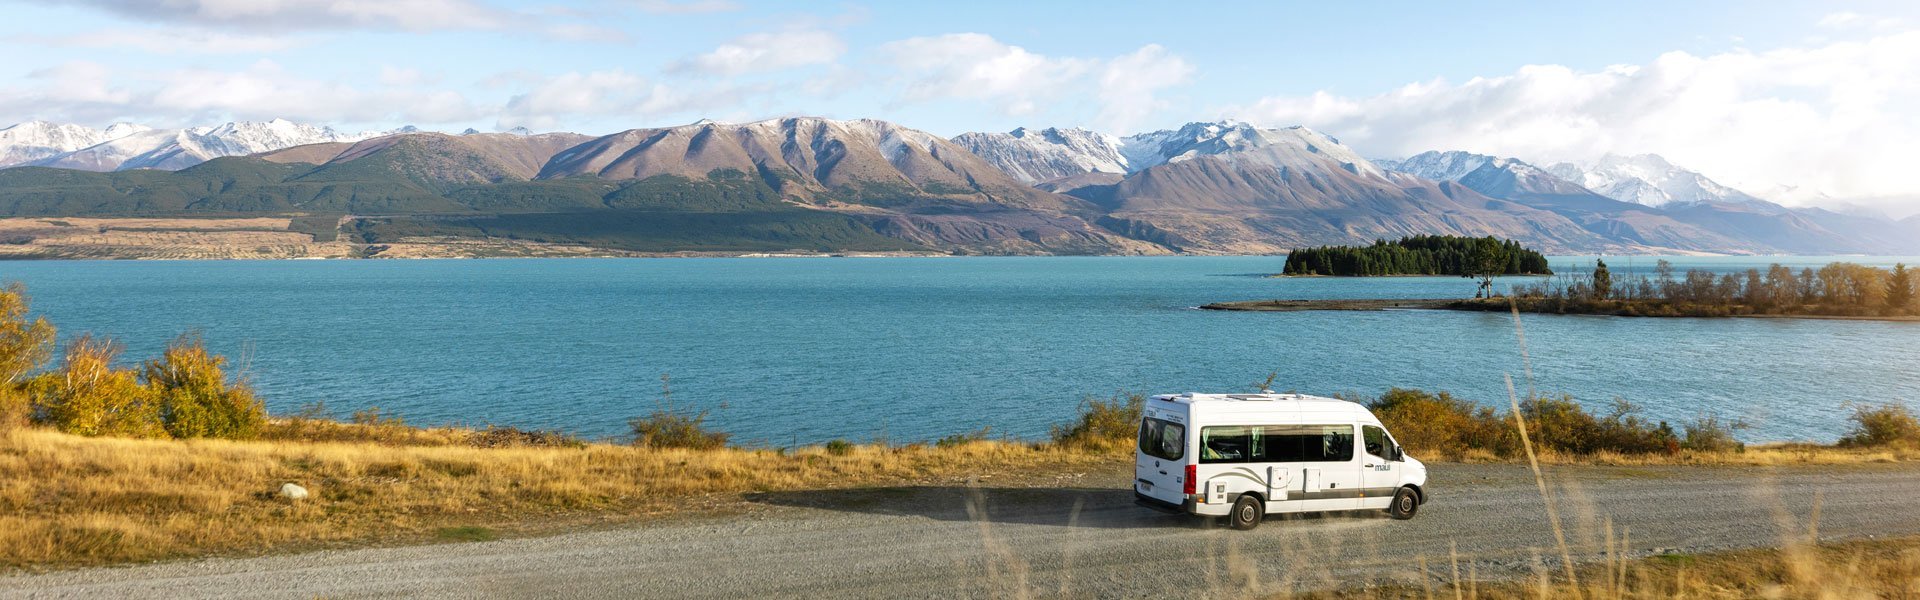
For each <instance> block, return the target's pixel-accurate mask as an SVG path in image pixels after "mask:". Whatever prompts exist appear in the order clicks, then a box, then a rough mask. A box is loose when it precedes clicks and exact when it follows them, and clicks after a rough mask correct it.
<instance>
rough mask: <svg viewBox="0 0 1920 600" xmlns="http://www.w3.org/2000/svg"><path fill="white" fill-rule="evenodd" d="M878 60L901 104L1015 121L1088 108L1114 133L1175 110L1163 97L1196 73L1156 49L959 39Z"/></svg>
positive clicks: (925, 42) (902, 47)
mask: <svg viewBox="0 0 1920 600" xmlns="http://www.w3.org/2000/svg"><path fill="white" fill-rule="evenodd" d="M880 53H881V55H882V57H883V59H884V60H886V61H887V62H888V63H890V64H891V66H892V67H893V68H894V70H895V76H894V77H893V79H894V82H895V83H896V84H897V85H898V86H899V87H900V91H899V95H898V97H897V98H896V101H897V102H903V103H912V102H925V101H933V100H949V99H959V100H975V101H980V102H983V103H986V104H988V105H989V106H991V107H993V108H995V109H997V110H999V111H1000V112H1002V113H1004V114H1007V115H1010V116H1029V115H1036V114H1039V113H1043V112H1055V113H1062V114H1064V113H1069V112H1071V110H1062V109H1073V108H1077V107H1074V106H1072V105H1073V104H1077V103H1080V102H1087V103H1090V104H1094V105H1095V106H1094V110H1096V111H1097V112H1098V114H1097V116H1095V117H1094V119H1093V122H1092V124H1093V125H1094V126H1096V127H1098V128H1101V129H1104V130H1107V131H1109V132H1116V133H1125V132H1127V131H1128V129H1130V128H1131V127H1133V126H1136V125H1138V124H1139V123H1140V122H1141V121H1143V120H1146V119H1147V118H1149V117H1151V116H1152V115H1154V114H1155V113H1158V112H1160V111H1162V110H1165V109H1167V108H1169V106H1168V103H1167V102H1165V101H1164V100H1162V99H1161V98H1160V97H1159V94H1160V92H1162V91H1164V90H1166V89H1168V88H1173V87H1176V86H1180V85H1185V84H1187V83H1188V82H1190V81H1191V79H1192V77H1193V74H1194V67H1193V65H1192V64H1191V63H1188V62H1187V61H1186V60H1185V59H1182V58H1181V57H1179V56H1177V55H1174V54H1173V53H1172V52H1170V51H1168V50H1167V49H1166V48H1164V47H1161V46H1160V45H1158V44H1148V45H1146V46H1141V47H1140V48H1139V49H1138V50H1135V51H1133V52H1130V53H1127V54H1123V55H1120V56H1117V57H1113V58H1109V59H1101V58H1085V57H1055V56H1046V55H1042V54H1037V53H1034V52H1031V51H1028V50H1027V49H1025V48H1021V47H1019V46H1014V45H1010V44H1006V43H1003V42H1001V41H999V40H996V39H994V38H993V37H991V36H988V35H985V34H980V33H955V34H948V35H941V36H933V37H917V38H910V39H905V40H900V41H896V42H890V43H887V44H885V45H883V46H881V48H880ZM1087 90H1093V91H1094V92H1095V93H1094V94H1092V95H1091V97H1089V96H1088V95H1087V94H1085V92H1086V91H1087ZM1081 119H1084V115H1081V116H1080V117H1079V119H1076V120H1081Z"/></svg>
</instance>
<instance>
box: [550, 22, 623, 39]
mask: <svg viewBox="0 0 1920 600" xmlns="http://www.w3.org/2000/svg"><path fill="white" fill-rule="evenodd" d="M542 32H543V33H545V34H546V35H547V37H550V38H554V39H560V40H567V41H573V42H601V43H609V44H613V43H622V44H623V43H627V42H631V41H633V38H632V37H630V36H628V35H627V32H625V31H621V30H618V29H614V28H612V27H602V26H599V25H589V24H586V23H557V24H553V25H548V26H546V27H545V28H544V29H542Z"/></svg>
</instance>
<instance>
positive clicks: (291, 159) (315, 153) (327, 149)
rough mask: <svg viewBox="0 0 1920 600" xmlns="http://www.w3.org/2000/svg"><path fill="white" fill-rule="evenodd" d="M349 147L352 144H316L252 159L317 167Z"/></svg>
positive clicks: (255, 156) (263, 154)
mask: <svg viewBox="0 0 1920 600" xmlns="http://www.w3.org/2000/svg"><path fill="white" fill-rule="evenodd" d="M351 147H353V143H352V142H321V143H318V144H307V145H305V146H294V147H292V148H283V149H280V150H274V151H272V152H262V153H259V154H255V155H253V157H254V158H258V159H260V160H264V161H267V162H275V163H281V164H292V163H307V164H310V165H318V164H325V163H326V162H327V161H330V160H333V158H334V157H336V156H340V153H341V152H345V151H346V150H347V148H351Z"/></svg>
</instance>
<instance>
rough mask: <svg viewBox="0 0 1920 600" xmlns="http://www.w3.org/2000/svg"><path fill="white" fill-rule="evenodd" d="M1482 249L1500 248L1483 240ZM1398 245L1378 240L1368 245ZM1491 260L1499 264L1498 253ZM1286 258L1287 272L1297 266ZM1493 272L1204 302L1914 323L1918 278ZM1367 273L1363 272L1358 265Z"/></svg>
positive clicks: (1828, 270) (1663, 267)
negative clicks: (1401, 286)
mask: <svg viewBox="0 0 1920 600" xmlns="http://www.w3.org/2000/svg"><path fill="white" fill-rule="evenodd" d="M1488 246H1489V247H1491V248H1498V247H1499V246H1494V245H1492V243H1491V242H1490V241H1489V242H1488ZM1379 248H1395V247H1394V246H1387V245H1384V243H1382V245H1378V246H1375V247H1374V248H1373V249H1376V250H1377V249H1379ZM1492 264H1496V265H1497V264H1502V263H1500V262H1499V261H1498V259H1497V257H1496V259H1495V261H1494V263H1492ZM1294 268H1295V267H1294V265H1293V263H1292V262H1289V263H1288V271H1289V273H1290V274H1291V273H1292V272H1293V270H1294ZM1496 269H1497V268H1489V269H1483V270H1480V271H1478V272H1477V276H1480V277H1482V280H1481V283H1480V291H1479V292H1478V293H1476V294H1475V296H1474V298H1472V299H1468V300H1444V299H1346V300H1249V301H1240V302H1221V303H1215V304H1208V305H1205V306H1202V307H1201V308H1204V309H1210V310H1229V311H1265V312H1289V311H1303V310H1385V309H1395V308H1401V309H1441V310H1467V311H1518V312H1525V313H1537V314H1581V315H1612V316H1622V317H1754V318H1797V319H1844V320H1872V321H1920V301H1917V300H1915V298H1916V297H1920V277H1915V276H1914V274H1913V273H1912V272H1911V271H1909V270H1908V269H1907V266H1906V265H1905V264H1896V265H1894V267H1893V268H1892V269H1880V268H1875V267H1869V266H1866V265H1860V264H1854V263H1847V262H1834V263H1828V264H1827V265H1826V266H1823V267H1821V268H1820V269H1818V270H1815V269H1813V268H1811V267H1805V268H1802V269H1801V270H1800V271H1799V272H1797V273H1796V272H1794V270H1793V269H1791V268H1789V267H1786V266H1783V265H1780V264H1778V263H1775V264H1773V265H1771V266H1769V267H1767V269H1766V270H1764V271H1762V270H1760V269H1747V270H1746V271H1745V272H1743V273H1738V274H1735V273H1726V274H1720V275H1716V274H1715V273H1714V272H1712V271H1708V270H1704V269H1689V270H1687V272H1686V273H1685V274H1684V275H1680V274H1677V273H1675V271H1674V268H1673V264H1672V263H1669V262H1667V261H1665V260H1662V261H1659V262H1658V263H1657V264H1656V266H1655V267H1654V274H1653V276H1651V277H1649V276H1646V275H1637V276H1624V275H1614V274H1613V273H1612V272H1611V271H1610V270H1609V269H1608V268H1607V263H1606V261H1605V260H1604V259H1602V260H1596V261H1594V269H1593V271H1591V272H1587V273H1576V274H1562V275H1559V276H1556V277H1553V278H1550V279H1547V280H1545V281H1542V282H1538V283H1530V284H1521V285H1516V286H1514V287H1513V289H1512V294H1511V295H1499V294H1495V293H1492V290H1491V276H1492V275H1493V274H1497V273H1498V272H1499V271H1497V270H1496ZM1356 273H1357V274H1359V275H1361V276H1367V275H1371V274H1372V273H1371V272H1369V271H1366V270H1360V271H1356Z"/></svg>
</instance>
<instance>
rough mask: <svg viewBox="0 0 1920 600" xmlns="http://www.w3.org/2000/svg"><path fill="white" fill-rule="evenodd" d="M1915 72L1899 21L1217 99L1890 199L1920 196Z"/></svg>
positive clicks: (1437, 142) (1455, 138) (1414, 146)
mask: <svg viewBox="0 0 1920 600" xmlns="http://www.w3.org/2000/svg"><path fill="white" fill-rule="evenodd" d="M1917 74H1920V32H1906V33H1900V34H1894V35H1887V36H1882V37H1877V38H1873V39H1870V40H1865V41H1857V42H1837V43H1831V44H1828V45H1824V46H1819V47H1812V48H1785V49H1779V50H1773V51H1768V52H1760V53H1754V52H1748V51H1745V50H1741V51H1733V52H1726V53H1722V54H1715V55H1711V56H1696V55H1693V54H1689V53H1686V52H1671V53H1667V54H1664V55H1661V56H1660V57H1658V58H1656V59H1655V60H1653V61H1652V62H1650V63H1648V64H1645V65H1621V66H1614V67H1608V68H1606V69H1601V70H1597V71H1579V70H1574V69H1570V68H1567V67H1564V66H1558V65H1533V66H1527V67H1522V68H1520V69H1519V70H1517V71H1515V72H1514V73H1512V74H1509V75H1501V76H1496V77H1477V78H1474V79H1471V80H1468V81H1466V82H1463V83H1450V82H1447V81H1442V80H1436V81H1431V82H1424V83H1412V84H1408V85H1405V86H1403V87H1401V88H1399V89H1395V90H1392V91H1389V92H1387V93H1383V94H1378V95H1374V96H1365V97H1352V96H1341V95H1335V94H1331V93H1327V92H1324V91H1323V92H1318V93H1315V94H1311V95H1307V96H1287V97H1271V98H1266V99H1263V100H1260V101H1258V102H1256V103H1254V104H1252V105H1250V106H1244V107H1237V108H1230V109H1227V110H1226V111H1225V112H1227V113H1228V114H1230V115H1232V116H1237V117H1240V118H1244V119H1247V120H1250V121H1255V122H1261V123H1265V124H1270V125H1293V124H1304V125H1308V126H1310V127H1314V128H1316V129H1320V130H1323V131H1326V132H1328V133H1331V134H1334V135H1337V136H1339V137H1340V138H1341V139H1342V140H1343V141H1346V142H1347V143H1349V144H1352V145H1354V146H1355V147H1357V148H1358V149H1360V150H1361V151H1362V152H1366V153H1369V154H1372V155H1378V156H1394V155H1408V154H1413V153H1417V152H1421V151H1425V150H1433V149H1463V150H1472V151H1476V152H1485V153H1490V154H1502V155H1509V156H1518V157H1521V158H1524V159H1529V160H1533V161H1542V162H1547V161H1557V160H1584V159H1591V158H1594V157H1595V156H1597V155H1599V154H1601V153H1605V152H1614V153H1622V154H1626V153H1644V152H1651V153H1657V154H1661V155H1664V156H1666V157H1667V158H1669V159H1672V160H1673V161H1674V162H1675V163H1676V164H1680V165H1683V166H1686V167H1689V168H1693V169H1696V170H1699V171H1701V172H1703V173H1706V174H1707V175H1708V176H1710V177H1713V178H1715V179H1718V180H1720V181H1722V182H1723V183H1727V184H1729V185H1733V186H1735V187H1740V188H1742V189H1746V190H1749V191H1752V192H1756V193H1760V192H1764V191H1766V190H1770V189H1775V188H1778V187H1781V186H1795V187H1797V188H1799V189H1800V190H1801V191H1802V192H1803V193H1807V194H1812V193H1816V192H1817V193H1824V194H1826V195H1829V196H1833V197H1836V198H1851V199H1855V200H1857V201H1860V202H1878V203H1881V204H1883V205H1887V204H1889V203H1893V202H1905V203H1911V202H1912V200H1911V199H1912V198H1916V197H1920V178H1915V177H1913V176H1912V162H1913V160H1914V158H1915V155H1914V150H1913V149H1914V145H1913V141H1912V140H1914V139H1920V109H1916V107H1920V77H1916V75H1917ZM1896 198H1906V199H1907V200H1892V199H1896ZM1874 199H1879V200H1874ZM1889 207H1891V206H1889ZM1911 208H1913V209H1920V207H1911ZM1895 212H1900V211H1898V210H1896V211H1895ZM1907 212H1911V210H1907Z"/></svg>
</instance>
